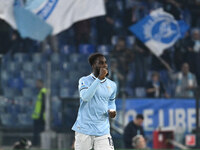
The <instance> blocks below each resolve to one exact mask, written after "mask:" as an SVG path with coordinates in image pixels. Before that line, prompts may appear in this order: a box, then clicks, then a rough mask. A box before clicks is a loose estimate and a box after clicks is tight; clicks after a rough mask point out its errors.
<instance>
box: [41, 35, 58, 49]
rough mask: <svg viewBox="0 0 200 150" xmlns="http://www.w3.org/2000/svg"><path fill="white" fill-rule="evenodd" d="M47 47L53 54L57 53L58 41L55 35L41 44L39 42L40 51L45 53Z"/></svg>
mask: <svg viewBox="0 0 200 150" xmlns="http://www.w3.org/2000/svg"><path fill="white" fill-rule="evenodd" d="M48 45H49V46H50V49H51V50H52V51H53V52H58V39H57V36H56V35H54V36H53V35H50V36H48V37H47V38H46V39H45V40H44V41H43V42H41V44H40V51H41V52H45V51H46V50H47V46H48Z"/></svg>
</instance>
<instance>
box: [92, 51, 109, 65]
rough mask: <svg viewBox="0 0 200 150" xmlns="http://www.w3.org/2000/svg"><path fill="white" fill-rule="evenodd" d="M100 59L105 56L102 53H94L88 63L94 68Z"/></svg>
mask: <svg viewBox="0 0 200 150" xmlns="http://www.w3.org/2000/svg"><path fill="white" fill-rule="evenodd" d="M98 57H105V56H104V55H103V54H101V53H93V54H91V55H90V56H89V57H88V62H89V64H90V66H92V65H93V64H94V63H95V61H96V60H97V58H98Z"/></svg>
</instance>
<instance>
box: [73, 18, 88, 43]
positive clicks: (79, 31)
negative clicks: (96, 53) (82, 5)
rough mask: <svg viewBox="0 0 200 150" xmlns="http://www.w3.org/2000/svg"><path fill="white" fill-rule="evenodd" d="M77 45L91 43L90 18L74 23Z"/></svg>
mask: <svg viewBox="0 0 200 150" xmlns="http://www.w3.org/2000/svg"><path fill="white" fill-rule="evenodd" d="M74 30H75V41H76V45H77V46H78V45H79V44H86V43H89V40H90V20H89V19H88V20H83V21H79V22H77V23H75V24H74Z"/></svg>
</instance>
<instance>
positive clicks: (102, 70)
mask: <svg viewBox="0 0 200 150" xmlns="http://www.w3.org/2000/svg"><path fill="white" fill-rule="evenodd" d="M107 74H108V70H107V69H106V68H100V72H99V76H98V78H99V79H100V80H103V79H104V78H105V77H106V75H107Z"/></svg>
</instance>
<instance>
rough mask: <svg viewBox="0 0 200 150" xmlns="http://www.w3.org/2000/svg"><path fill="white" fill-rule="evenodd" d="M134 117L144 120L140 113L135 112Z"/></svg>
mask: <svg viewBox="0 0 200 150" xmlns="http://www.w3.org/2000/svg"><path fill="white" fill-rule="evenodd" d="M136 119H142V120H144V116H143V115H142V114H137V116H136Z"/></svg>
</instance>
